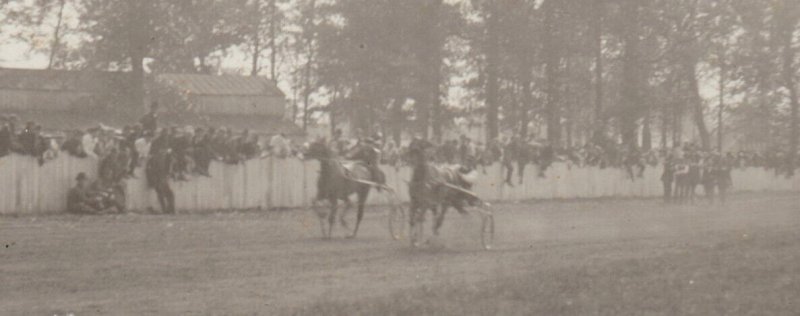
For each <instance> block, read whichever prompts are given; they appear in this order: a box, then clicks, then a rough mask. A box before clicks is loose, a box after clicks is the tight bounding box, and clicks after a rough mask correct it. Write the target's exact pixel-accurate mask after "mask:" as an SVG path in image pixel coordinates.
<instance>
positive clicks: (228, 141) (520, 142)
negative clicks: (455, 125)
mask: <svg viewBox="0 0 800 316" xmlns="http://www.w3.org/2000/svg"><path fill="white" fill-rule="evenodd" d="M159 125H160V124H159V119H158V106H157V105H156V104H153V105H152V106H151V110H150V111H149V112H148V113H147V114H145V115H144V116H143V117H142V118H141V119H140V120H139V121H138V122H135V123H134V124H131V125H129V126H125V127H123V128H122V129H114V128H111V127H107V126H104V125H98V126H96V127H93V128H89V129H87V130H72V131H67V132H64V133H62V134H46V133H45V132H43V128H42V126H40V125H38V124H36V123H35V122H26V123H24V124H22V123H21V122H20V120H19V119H18V118H17V117H16V116H14V115H3V116H0V159H1V158H2V157H3V156H6V155H9V154H11V153H17V154H21V155H27V156H31V157H34V158H35V159H37V160H38V162H39V163H40V164H44V163H46V162H47V161H48V160H51V159H54V158H56V157H57V156H58V155H60V154H68V155H71V156H74V157H80V158H86V157H92V158H95V159H97V160H98V161H99V164H98V169H97V174H98V179H96V180H95V181H94V182H93V183H94V188H95V191H103V190H105V189H108V188H114V187H120V186H122V185H120V184H121V183H122V180H124V179H126V178H129V177H135V176H136V174H135V173H134V171H135V170H136V169H137V168H138V167H144V171H145V176H146V178H147V181H148V183H149V184H150V186H151V187H152V188H153V189H155V190H156V192H157V193H158V196H159V202H161V204H162V209H164V211H165V212H172V211H174V197H173V196H172V192H171V189H170V188H169V184H168V181H169V180H177V181H184V180H187V179H188V178H189V176H211V175H210V173H209V166H210V164H211V163H212V162H213V161H218V162H222V163H226V164H239V163H242V162H244V161H247V160H249V159H257V158H264V157H268V156H272V157H277V158H299V159H302V156H303V147H302V146H301V145H300V144H297V143H294V142H293V141H292V140H291V139H289V138H287V137H286V135H284V134H277V135H274V136H271V137H270V138H269V139H268V140H267V139H262V136H260V135H258V134H255V133H251V132H250V131H248V130H239V131H234V130H232V129H229V128H225V127H221V128H214V127H194V126H184V127H176V126H168V127H164V126H159ZM360 134H361V133H358V132H356V133H355V135H360ZM326 141H327V142H329V147H330V148H331V150H332V151H333V152H334V153H335V154H336V155H338V156H340V157H342V158H344V159H348V158H350V159H352V158H353V157H352V153H354V152H358V151H359V149H361V148H363V146H368V147H370V148H374V149H375V151H376V152H377V153H378V158H376V161H378V162H379V163H380V164H384V165H392V166H395V167H400V166H401V165H403V164H404V163H405V161H404V152H405V149H406V146H407V144H398V143H396V142H395V141H394V140H393V139H391V138H388V137H383V135H380V134H376V135H373V136H371V137H357V136H356V137H346V136H345V135H344V134H343V133H342V131H341V130H336V131H335V132H334V133H333V135H331V137H330V139H328V140H326ZM789 156H790V155H788V153H786V152H785V151H782V150H780V149H775V150H769V151H763V152H756V151H738V152H727V153H719V152H711V151H704V150H701V149H700V148H699V147H698V146H696V145H694V144H689V143H687V144H683V145H681V146H676V147H674V148H670V149H653V150H642V149H640V148H638V147H635V146H623V145H621V144H619V143H617V142H614V141H611V140H607V139H602V138H599V139H594V140H592V141H589V142H587V143H586V144H584V145H582V146H572V147H563V146H556V145H553V144H550V143H548V142H547V140H543V139H535V138H532V137H531V138H527V139H523V138H521V137H517V136H512V137H504V138H496V139H494V140H492V141H489V142H488V143H482V142H480V141H473V140H472V139H470V138H469V137H466V136H461V137H459V138H457V139H450V140H446V141H442V142H439V143H436V144H435V146H434V149H433V151H432V153H431V159H432V160H433V161H434V162H436V163H442V164H460V165H462V166H466V167H467V168H469V169H472V170H482V171H483V172H484V173H485V172H486V166H489V165H492V164H495V163H500V164H502V166H503V169H504V172H505V181H506V184H507V185H512V186H513V185H515V184H517V183H522V181H523V179H524V178H525V177H524V174H525V169H526V167H527V166H535V167H536V172H537V174H538V176H539V177H546V173H547V170H548V168H549V167H550V166H551V165H552V164H553V163H555V162H562V163H566V164H568V165H571V166H580V167H582V166H593V167H598V168H619V169H622V170H625V171H626V173H627V175H628V176H629V177H630V179H631V180H635V179H637V178H640V177H642V175H643V173H644V171H645V170H646V169H647V168H657V167H659V166H662V167H663V170H664V171H663V173H664V174H665V175H669V174H673V173H680V172H681V171H680V170H672V169H676V168H678V169H679V168H680V167H681V166H688V165H691V166H700V167H703V168H711V167H712V166H713V168H716V169H726V168H744V167H759V168H765V169H768V170H772V171H774V172H775V174H776V175H781V174H785V175H790V174H793V172H794V170H792V168H796V167H797V166H800V161H795V162H794V164H792V163H790V162H789V161H788V159H789ZM792 166H793V167H792ZM515 175H516V176H517V181H514V176H515ZM664 177H667V176H662V179H663V178H664ZM669 177H672V175H669ZM82 178H83V181H84V182H86V181H88V180H87V179H86V178H87V177H86V176H85V175H83V176H82ZM123 187H124V186H123ZM123 194H124V193H123Z"/></svg>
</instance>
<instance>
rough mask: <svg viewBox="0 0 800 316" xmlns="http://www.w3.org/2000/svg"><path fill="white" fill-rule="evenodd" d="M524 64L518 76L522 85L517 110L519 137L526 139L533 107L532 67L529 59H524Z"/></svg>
mask: <svg viewBox="0 0 800 316" xmlns="http://www.w3.org/2000/svg"><path fill="white" fill-rule="evenodd" d="M525 60H526V63H525V65H524V66H523V67H522V73H521V75H520V78H521V83H520V84H521V85H522V104H521V105H520V109H519V135H520V136H521V137H523V138H527V137H528V124H530V112H531V108H532V107H533V93H532V92H531V84H532V81H533V79H532V74H531V72H532V71H533V69H532V68H533V67H532V66H531V64H532V63H529V62H528V60H529V58H525Z"/></svg>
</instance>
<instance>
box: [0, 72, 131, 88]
mask: <svg viewBox="0 0 800 316" xmlns="http://www.w3.org/2000/svg"><path fill="white" fill-rule="evenodd" d="M129 79H130V74H129V73H124V72H107V71H93V70H50V69H18V68H2V67H0V89H13V90H40V91H74V92H89V93H104V92H108V91H109V89H119V88H123V89H124V87H126V86H127V85H128V82H130V81H129Z"/></svg>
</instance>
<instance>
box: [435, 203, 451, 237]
mask: <svg viewBox="0 0 800 316" xmlns="http://www.w3.org/2000/svg"><path fill="white" fill-rule="evenodd" d="M447 208H448V205H447V204H446V203H443V204H442V206H441V209H440V210H439V212H438V213H437V214H436V223H434V224H433V235H434V236H439V228H442V224H444V215H445V214H447Z"/></svg>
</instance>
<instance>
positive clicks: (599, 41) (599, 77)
mask: <svg viewBox="0 0 800 316" xmlns="http://www.w3.org/2000/svg"><path fill="white" fill-rule="evenodd" d="M604 15H605V0H595V1H594V22H593V24H594V25H593V28H594V32H595V33H594V47H593V48H594V132H595V133H600V132H602V131H603V129H604V127H605V119H604V118H603V89H604V88H603V19H604Z"/></svg>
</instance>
